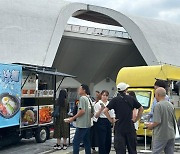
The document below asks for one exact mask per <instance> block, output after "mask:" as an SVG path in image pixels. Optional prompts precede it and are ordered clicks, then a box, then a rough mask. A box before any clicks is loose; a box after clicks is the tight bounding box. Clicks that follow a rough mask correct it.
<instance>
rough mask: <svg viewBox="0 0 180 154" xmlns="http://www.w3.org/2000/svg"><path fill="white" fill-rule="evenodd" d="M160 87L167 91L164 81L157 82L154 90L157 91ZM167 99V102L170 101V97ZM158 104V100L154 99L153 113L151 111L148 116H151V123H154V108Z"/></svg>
mask: <svg viewBox="0 0 180 154" xmlns="http://www.w3.org/2000/svg"><path fill="white" fill-rule="evenodd" d="M159 87H162V88H164V89H166V88H167V85H166V82H165V81H163V80H157V81H156V82H155V84H154V89H155V90H156V89H157V88H159ZM165 99H166V100H167V101H169V96H168V95H166V97H165ZM156 104H157V100H156V98H154V101H153V104H152V106H151V111H150V112H149V114H148V115H149V118H150V120H149V121H150V122H152V121H153V112H154V107H155V106H156Z"/></svg>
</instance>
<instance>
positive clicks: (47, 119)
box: [39, 105, 53, 124]
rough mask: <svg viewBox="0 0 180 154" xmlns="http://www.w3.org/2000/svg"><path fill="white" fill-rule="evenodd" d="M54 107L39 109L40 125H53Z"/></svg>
mask: <svg viewBox="0 0 180 154" xmlns="http://www.w3.org/2000/svg"><path fill="white" fill-rule="evenodd" d="M52 112H53V105H45V106H40V107H39V124H44V123H52V122H53V117H52Z"/></svg>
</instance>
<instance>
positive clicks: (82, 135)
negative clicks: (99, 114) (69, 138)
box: [73, 128, 91, 154]
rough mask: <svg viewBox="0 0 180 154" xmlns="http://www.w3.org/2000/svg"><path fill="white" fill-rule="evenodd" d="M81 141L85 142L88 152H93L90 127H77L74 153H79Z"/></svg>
mask: <svg viewBox="0 0 180 154" xmlns="http://www.w3.org/2000/svg"><path fill="white" fill-rule="evenodd" d="M81 141H83V143H84V148H85V152H86V154H91V144H90V128H76V132H75V135H74V140H73V154H79V147H80V143H81Z"/></svg>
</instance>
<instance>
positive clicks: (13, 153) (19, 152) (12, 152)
mask: <svg viewBox="0 0 180 154" xmlns="http://www.w3.org/2000/svg"><path fill="white" fill-rule="evenodd" d="M73 135H74V129H71V142H72V139H73ZM55 143H56V140H55V139H50V140H47V141H46V142H45V143H36V141H35V139H34V138H33V139H29V140H22V141H21V142H20V143H17V144H14V145H11V146H7V147H4V148H3V149H0V154H71V153H72V146H70V147H69V148H68V150H66V151H63V150H60V151H55V150H53V145H55ZM137 148H138V151H139V150H142V149H144V143H143V140H142V139H141V140H139V144H138V147H137ZM148 148H149V145H148ZM114 153H115V151H114V149H113V148H112V151H111V154H114ZM178 153H180V145H178V146H176V151H175V154H178ZM80 154H85V152H84V150H83V149H81V152H80Z"/></svg>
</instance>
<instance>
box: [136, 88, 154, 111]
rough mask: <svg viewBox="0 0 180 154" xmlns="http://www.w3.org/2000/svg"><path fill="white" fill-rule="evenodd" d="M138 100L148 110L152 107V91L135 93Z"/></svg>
mask: <svg viewBox="0 0 180 154" xmlns="http://www.w3.org/2000/svg"><path fill="white" fill-rule="evenodd" d="M134 92H135V94H136V98H137V100H138V102H139V103H141V105H142V106H143V107H144V108H145V109H147V108H149V106H150V99H151V92H150V91H134Z"/></svg>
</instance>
